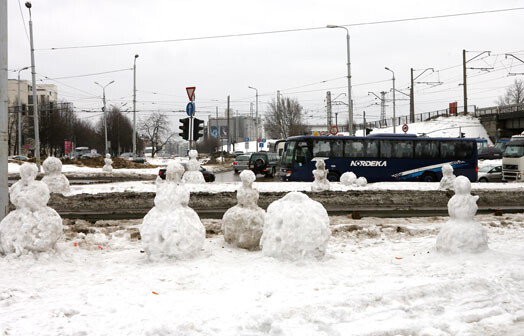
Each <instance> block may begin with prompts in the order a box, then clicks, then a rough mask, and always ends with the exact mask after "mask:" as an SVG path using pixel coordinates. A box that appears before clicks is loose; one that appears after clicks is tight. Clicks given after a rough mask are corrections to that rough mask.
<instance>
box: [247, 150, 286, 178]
mask: <svg viewBox="0 0 524 336" xmlns="http://www.w3.org/2000/svg"><path fill="white" fill-rule="evenodd" d="M279 165H280V157H279V156H278V155H277V153H271V152H257V153H253V154H251V157H250V158H249V169H250V170H251V171H253V173H255V175H256V174H264V175H266V176H267V177H271V176H275V174H276V172H277V171H278V170H279Z"/></svg>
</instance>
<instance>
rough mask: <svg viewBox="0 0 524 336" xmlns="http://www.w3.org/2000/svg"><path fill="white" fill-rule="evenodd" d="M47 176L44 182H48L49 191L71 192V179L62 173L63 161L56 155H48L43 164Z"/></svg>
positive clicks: (43, 179)
mask: <svg viewBox="0 0 524 336" xmlns="http://www.w3.org/2000/svg"><path fill="white" fill-rule="evenodd" d="M42 165H43V167H44V173H45V176H44V177H43V178H42V182H44V183H45V184H47V187H48V188H49V191H50V192H52V193H67V192H69V189H70V188H69V180H68V179H67V177H65V175H64V174H62V162H61V161H60V160H59V159H57V158H55V157H51V156H50V157H48V158H47V159H45V160H44V163H43V164H42Z"/></svg>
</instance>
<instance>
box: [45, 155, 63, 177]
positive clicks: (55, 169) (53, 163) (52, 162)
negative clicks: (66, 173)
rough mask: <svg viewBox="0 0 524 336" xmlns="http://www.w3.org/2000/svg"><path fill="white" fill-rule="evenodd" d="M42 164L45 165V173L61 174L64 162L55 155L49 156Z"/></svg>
mask: <svg viewBox="0 0 524 336" xmlns="http://www.w3.org/2000/svg"><path fill="white" fill-rule="evenodd" d="M42 165H43V166H44V171H45V173H46V174H48V175H52V174H60V173H61V172H62V162H61V161H60V160H59V159H57V158H55V157H52V156H50V157H48V158H47V159H45V160H44V163H43V164H42Z"/></svg>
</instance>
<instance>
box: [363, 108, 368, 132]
mask: <svg viewBox="0 0 524 336" xmlns="http://www.w3.org/2000/svg"><path fill="white" fill-rule="evenodd" d="M362 117H363V118H364V136H366V135H367V134H366V131H367V126H366V111H362Z"/></svg>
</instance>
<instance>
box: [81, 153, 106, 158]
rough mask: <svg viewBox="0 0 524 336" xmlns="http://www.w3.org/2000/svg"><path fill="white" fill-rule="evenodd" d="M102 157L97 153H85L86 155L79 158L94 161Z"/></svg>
mask: <svg viewBox="0 0 524 336" xmlns="http://www.w3.org/2000/svg"><path fill="white" fill-rule="evenodd" d="M101 156H102V155H100V154H98V153H86V154H83V155H82V156H81V157H80V158H81V159H95V158H98V157H101Z"/></svg>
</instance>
